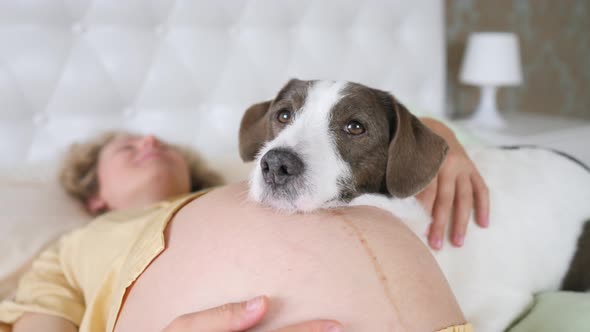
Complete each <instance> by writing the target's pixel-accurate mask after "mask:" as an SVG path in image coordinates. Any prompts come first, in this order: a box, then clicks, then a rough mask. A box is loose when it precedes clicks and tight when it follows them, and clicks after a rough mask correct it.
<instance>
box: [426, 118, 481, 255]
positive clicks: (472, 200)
mask: <svg viewBox="0 0 590 332" xmlns="http://www.w3.org/2000/svg"><path fill="white" fill-rule="evenodd" d="M420 120H421V121H422V122H423V123H424V124H425V125H426V126H428V128H430V129H431V130H432V131H434V132H435V133H436V134H438V135H439V136H441V137H442V138H444V139H445V140H446V141H447V144H448V145H449V154H448V155H447V158H446V160H445V161H444V163H443V165H442V166H441V169H440V170H439V172H438V175H437V176H436V177H435V178H434V179H433V180H432V182H431V183H430V184H429V185H428V186H427V187H426V188H425V189H424V190H423V191H422V192H421V193H420V194H418V196H417V197H418V199H419V200H420V201H421V202H422V204H424V206H425V207H426V209H427V210H428V211H430V213H431V214H432V217H433V220H432V225H431V226H430V232H429V234H428V243H429V244H430V246H431V247H432V248H433V249H440V248H441V247H442V242H443V241H442V240H443V234H444V231H445V228H446V225H447V223H448V222H449V220H450V219H451V211H453V210H454V216H453V222H452V227H453V232H452V238H451V242H452V243H453V244H454V245H455V246H458V247H460V246H462V245H463V240H464V238H465V233H466V230H467V223H468V221H469V216H470V214H471V210H472V209H475V213H476V222H477V224H478V225H479V226H481V227H487V226H488V224H489V206H490V202H489V200H490V199H489V193H488V188H487V186H486V184H485V182H484V180H483V178H482V177H481V175H480V174H479V171H478V170H477V168H476V167H475V165H474V164H473V162H472V161H471V159H470V158H469V156H468V155H467V153H466V152H465V149H463V146H462V145H461V143H460V142H459V141H458V140H457V137H456V136H455V133H453V131H452V130H451V129H450V128H449V127H447V126H446V125H444V124H443V123H442V122H440V121H437V120H435V119H432V118H428V117H423V118H420Z"/></svg>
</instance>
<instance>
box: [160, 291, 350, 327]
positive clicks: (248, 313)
mask: <svg viewBox="0 0 590 332" xmlns="http://www.w3.org/2000/svg"><path fill="white" fill-rule="evenodd" d="M267 310H268V299H267V298H266V297H265V296H259V297H255V298H253V299H251V300H249V301H247V302H240V303H229V304H225V305H222V306H220V307H216V308H212V309H208V310H205V311H200V312H193V313H189V314H185V315H182V316H180V317H178V318H176V319H175V320H174V321H172V323H170V325H168V327H166V329H165V330H164V332H184V331H187V332H189V331H190V332H238V331H246V330H247V329H249V328H251V327H253V326H255V325H256V324H258V323H259V322H260V321H261V320H262V317H264V315H265V314H266V312H267ZM342 331H343V329H342V326H341V325H340V324H339V323H338V322H335V321H331V320H315V321H307V322H303V323H299V324H295V325H290V326H288V327H284V328H281V329H278V330H275V331H274V332H342Z"/></svg>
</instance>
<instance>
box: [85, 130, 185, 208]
mask: <svg viewBox="0 0 590 332" xmlns="http://www.w3.org/2000/svg"><path fill="white" fill-rule="evenodd" d="M97 172H98V187H99V191H98V193H97V195H96V197H93V198H91V199H90V200H89V202H88V203H89V204H88V205H89V206H88V207H89V209H90V210H91V211H93V212H97V211H100V210H104V209H107V210H117V209H122V208H129V207H139V206H142V205H148V204H153V203H156V202H158V201H161V200H164V199H167V198H170V197H172V196H175V195H180V194H184V193H188V192H190V187H191V180H190V171H189V167H188V164H187V161H186V160H185V159H184V157H183V156H182V155H181V154H180V153H179V152H178V151H176V150H175V149H172V148H169V147H168V146H167V145H166V144H164V143H163V142H161V141H159V140H158V139H157V138H156V137H154V136H153V135H147V136H135V135H120V136H117V137H115V138H114V139H113V140H111V141H110V142H109V143H108V144H107V145H105V146H104V148H103V149H102V150H101V152H100V155H99V159H98V169H97Z"/></svg>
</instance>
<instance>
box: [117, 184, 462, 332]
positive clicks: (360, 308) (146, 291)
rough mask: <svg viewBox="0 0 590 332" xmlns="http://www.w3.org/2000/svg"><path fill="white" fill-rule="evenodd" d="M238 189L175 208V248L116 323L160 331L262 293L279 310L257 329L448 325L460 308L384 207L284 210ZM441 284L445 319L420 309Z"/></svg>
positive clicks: (144, 278) (170, 239) (171, 231)
mask: <svg viewBox="0 0 590 332" xmlns="http://www.w3.org/2000/svg"><path fill="white" fill-rule="evenodd" d="M232 190H237V188H231V187H230V188H226V189H221V190H217V191H214V192H212V193H210V194H207V195H205V196H204V197H202V198H200V199H197V200H195V201H193V202H191V203H190V204H189V205H187V206H185V207H184V208H183V209H182V210H181V211H180V212H179V213H178V214H177V215H176V216H175V218H174V219H173V220H172V221H171V223H170V225H169V227H168V229H167V234H166V237H167V248H166V250H165V251H164V252H163V253H162V254H161V255H160V256H159V257H158V258H156V259H155V260H154V261H153V262H152V264H151V265H150V266H149V267H148V268H147V269H146V270H145V271H144V273H143V274H142V275H141V276H140V277H139V278H138V280H137V281H136V283H135V284H134V285H133V287H132V288H131V289H130V291H129V292H128V294H127V298H126V302H125V303H124V306H123V308H122V310H121V313H120V316H119V320H118V322H117V326H116V331H161V330H162V329H163V328H164V327H165V326H166V325H168V324H169V323H170V322H171V321H172V320H173V319H174V318H176V317H178V316H180V315H182V314H184V313H188V312H195V311H200V310H204V309H207V308H211V307H215V306H218V305H221V304H224V303H228V302H236V301H241V300H246V299H249V298H251V297H254V296H256V295H261V294H265V295H267V296H268V297H269V298H270V310H269V312H268V314H267V316H266V318H265V320H264V322H263V324H261V325H259V326H258V327H256V328H255V329H251V330H250V331H256V332H258V331H269V330H272V329H274V328H278V327H282V326H286V325H289V324H291V323H296V322H301V321H305V320H309V319H317V318H325V319H336V320H339V321H340V322H342V323H343V324H344V326H345V330H346V331H359V332H360V331H377V332H378V331H399V330H406V329H407V330H418V329H415V327H418V326H417V325H416V324H430V326H431V330H435V329H436V328H437V327H440V328H442V327H445V326H442V325H445V323H442V322H440V320H441V319H446V320H447V321H448V320H449V316H451V317H452V316H453V315H455V317H460V311H459V310H458V308H457V306H456V303H455V302H454V299H453V297H452V295H450V292H449V291H448V286H447V285H446V282H445V281H444V279H443V278H435V281H434V282H433V279H432V275H433V274H434V275H436V274H437V273H438V274H440V272H439V271H438V269H437V267H436V265H435V263H434V261H433V260H432V258H431V257H430V256H429V255H412V253H415V251H416V248H418V247H416V244H417V243H418V242H417V240H416V239H415V238H414V236H413V235H412V234H411V233H410V232H409V231H407V229H405V227H404V226H403V225H401V224H400V223H399V222H398V221H396V220H395V219H393V218H392V217H391V216H390V215H387V214H386V213H384V212H383V211H380V210H376V209H374V208H368V207H366V208H365V207H356V208H349V209H342V210H333V211H324V212H319V213H315V214H309V215H281V214H278V213H276V212H274V211H270V210H267V209H262V208H260V207H258V206H257V205H255V204H252V203H249V202H247V201H246V200H245V197H244V195H243V194H242V193H243V192H244V191H243V190H242V191H239V190H238V191H236V192H233V194H232ZM418 245H419V244H418ZM418 250H421V249H418ZM408 255H410V256H408ZM441 292H442V293H444V294H446V296H450V297H449V298H450V300H448V301H447V302H448V303H446V302H445V303H444V304H445V305H447V308H446V309H443V310H442V312H441V313H440V314H437V315H435V316H437V318H435V320H439V322H437V323H433V322H432V321H429V319H424V317H423V315H422V317H421V316H420V315H418V314H417V313H416V310H419V311H422V310H423V309H425V308H418V307H419V306H420V305H421V304H420V303H421V302H423V301H424V299H428V298H429V297H431V296H432V294H441ZM443 302H444V300H443ZM457 313H458V315H459V316H457ZM439 316H440V317H439ZM416 320H420V321H421V322H419V321H416ZM460 320H461V319H460V318H459V321H458V322H457V323H461V321H460ZM433 324H434V325H433ZM436 324H440V325H441V326H437V325H436ZM449 325H450V324H449ZM410 326H412V328H409V327H410ZM420 330H424V329H423V328H422V329H420Z"/></svg>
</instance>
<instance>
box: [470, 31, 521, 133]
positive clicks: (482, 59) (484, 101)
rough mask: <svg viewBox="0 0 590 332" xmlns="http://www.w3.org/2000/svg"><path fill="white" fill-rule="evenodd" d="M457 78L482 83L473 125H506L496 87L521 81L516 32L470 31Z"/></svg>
mask: <svg viewBox="0 0 590 332" xmlns="http://www.w3.org/2000/svg"><path fill="white" fill-rule="evenodd" d="M460 81H461V82H462V83H465V84H469V85H476V86H480V87H481V94H480V100H479V104H478V106H477V109H476V110H475V114H474V115H473V117H472V119H471V122H472V123H473V124H474V125H477V126H483V127H490V128H502V127H504V126H506V121H505V120H504V119H503V118H502V116H501V115H500V113H498V108H497V106H496V89H497V87H499V86H507V85H519V84H520V83H521V82H522V69H521V65H520V52H519V47H518V38H517V36H516V35H515V34H513V33H505V32H477V33H472V34H471V35H470V36H469V40H468V42H467V49H466V51H465V55H464V57H463V64H462V66H461V73H460Z"/></svg>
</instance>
